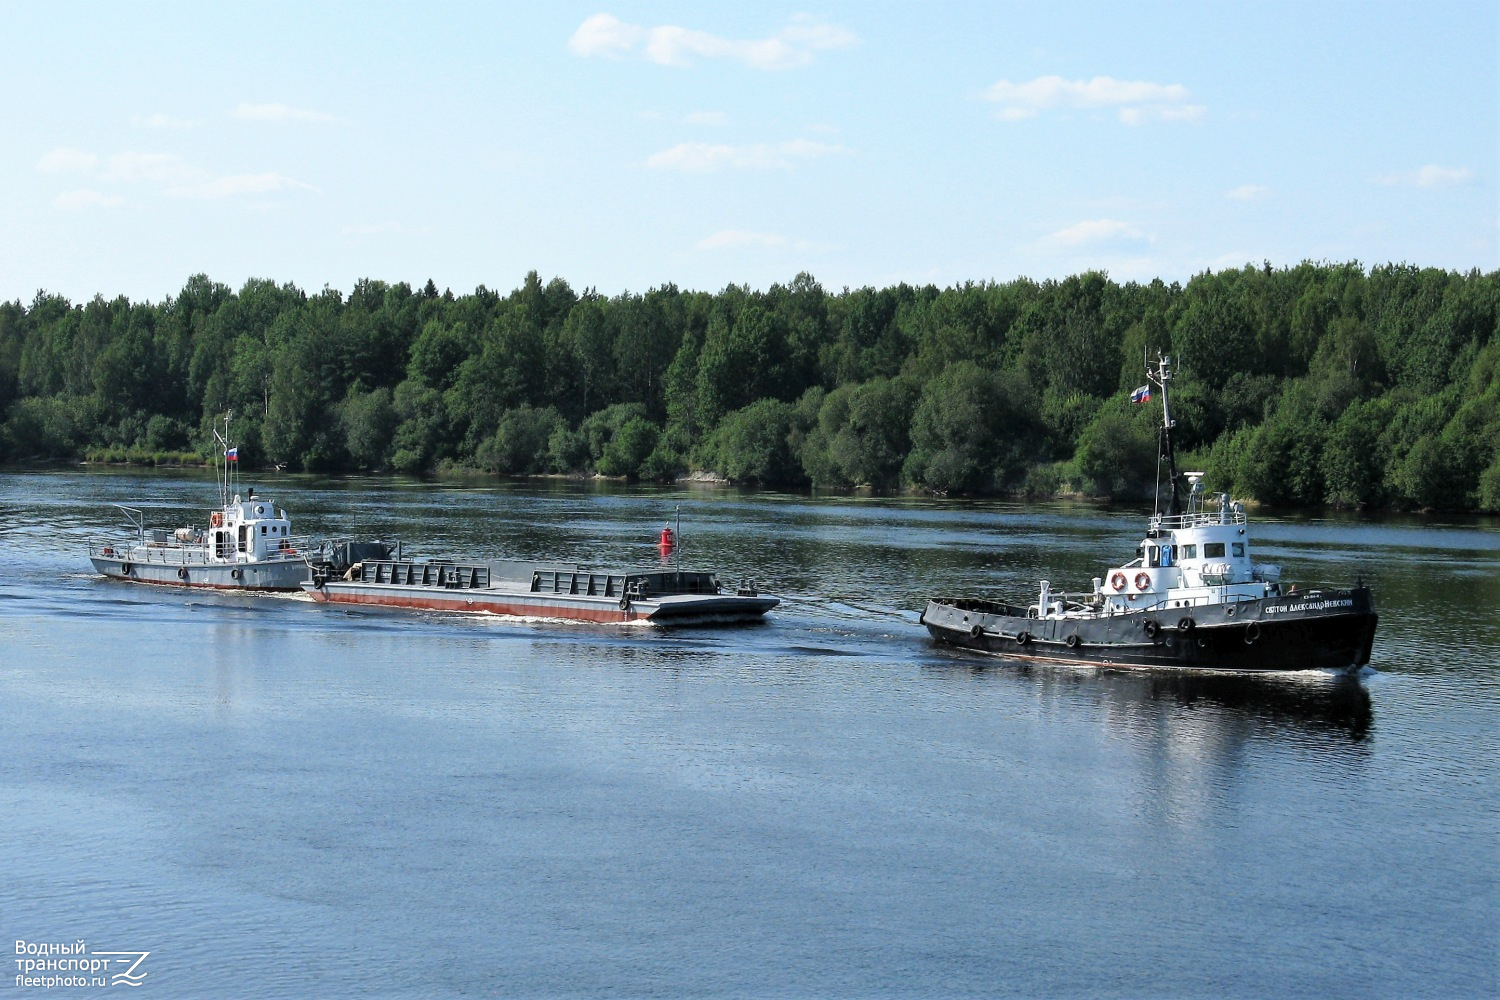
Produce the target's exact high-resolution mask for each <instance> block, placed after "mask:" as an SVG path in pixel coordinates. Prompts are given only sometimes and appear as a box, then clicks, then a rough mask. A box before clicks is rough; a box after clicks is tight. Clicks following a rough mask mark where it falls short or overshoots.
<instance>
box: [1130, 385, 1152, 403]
mask: <svg viewBox="0 0 1500 1000" xmlns="http://www.w3.org/2000/svg"><path fill="white" fill-rule="evenodd" d="M1150 400H1151V387H1150V386H1149V385H1143V386H1141V387H1140V388H1139V389H1137V390H1136V391H1135V392H1132V393H1131V394H1130V401H1131V402H1132V403H1146V402H1149V401H1150Z"/></svg>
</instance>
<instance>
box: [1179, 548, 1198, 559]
mask: <svg viewBox="0 0 1500 1000" xmlns="http://www.w3.org/2000/svg"><path fill="white" fill-rule="evenodd" d="M1178 549H1179V551H1180V552H1181V554H1182V558H1184V559H1197V558H1198V546H1197V545H1179V546H1178Z"/></svg>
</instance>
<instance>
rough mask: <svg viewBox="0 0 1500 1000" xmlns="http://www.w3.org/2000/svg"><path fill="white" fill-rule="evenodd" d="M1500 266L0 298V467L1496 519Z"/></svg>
mask: <svg viewBox="0 0 1500 1000" xmlns="http://www.w3.org/2000/svg"><path fill="white" fill-rule="evenodd" d="M1497 310H1500V272H1497V273H1491V274H1481V273H1480V272H1478V271H1472V272H1470V273H1467V274H1458V273H1454V272H1450V271H1443V270H1438V269H1431V268H1428V269H1423V268H1418V267H1414V266H1409V265H1385V266H1379V267H1373V268H1369V269H1366V268H1365V267H1364V266H1362V265H1360V264H1358V263H1345V264H1332V263H1307V262H1305V263H1302V264H1299V265H1297V266H1295V267H1285V268H1279V269H1278V268H1275V267H1273V266H1271V265H1270V264H1266V265H1264V266H1262V267H1254V266H1246V267H1245V268H1243V269H1240V270H1226V271H1221V272H1217V273H1214V272H1205V273H1203V274H1200V275H1197V276H1195V277H1193V278H1192V279H1191V280H1190V281H1188V282H1187V283H1186V284H1185V285H1182V284H1178V283H1172V284H1166V283H1163V282H1162V281H1159V280H1157V281H1152V282H1150V283H1137V282H1126V283H1123V284H1121V283H1117V282H1115V281H1113V280H1111V279H1110V278H1109V277H1108V276H1107V275H1105V274H1102V273H1098V272H1090V273H1086V274H1081V275H1077V276H1074V277H1069V278H1067V279H1065V280H1061V281H1052V280H1049V281H1042V282H1037V281H1031V280H1027V279H1018V280H1015V281H1011V282H1006V283H993V282H984V283H967V284H963V285H959V286H955V287H951V288H937V287H934V286H931V285H928V286H921V287H914V286H911V285H906V284H901V285H896V286H894V287H889V288H880V289H876V288H859V289H847V288H846V289H843V290H842V291H837V292H830V291H829V290H827V289H824V288H823V287H822V286H820V285H819V284H818V283H817V281H816V280H814V279H813V278H812V277H811V276H809V275H807V274H799V275H798V276H797V277H796V278H795V279H793V280H792V281H791V282H790V283H788V284H785V285H781V284H777V285H773V286H771V287H770V288H769V289H766V290H764V291H757V290H752V289H751V288H748V287H742V286H735V285H730V286H728V287H727V288H725V289H723V290H722V291H719V292H692V291H681V290H679V289H678V288H676V287H675V286H673V285H665V286H663V287H660V288H654V289H651V290H649V291H647V292H645V293H643V294H635V293H623V294H619V295H615V296H603V295H600V294H597V293H595V292H594V291H592V290H585V291H583V292H578V291H575V290H574V289H573V288H572V287H571V286H570V285H569V284H568V282H567V281H565V280H563V279H561V278H554V279H552V280H551V281H547V282H543V281H542V279H541V278H540V277H539V276H538V275H537V274H536V273H535V272H533V273H531V274H528V275H527V276H526V278H525V280H524V281H523V282H522V284H521V286H520V287H519V288H516V289H515V290H514V291H512V292H510V293H509V294H500V293H498V292H494V291H491V290H490V289H488V288H486V287H484V286H480V287H479V288H477V289H475V290H474V291H473V292H472V293H469V294H465V295H454V294H453V293H452V292H451V291H442V292H440V291H439V290H438V288H437V286H436V285H435V284H434V282H432V281H431V280H429V281H427V282H426V284H425V286H424V287H417V288H413V287H412V286H410V285H407V284H405V283H396V284H387V283H385V282H381V281H373V280H363V281H360V282H359V283H357V284H356V285H355V286H354V288H353V290H352V291H351V292H350V293H349V294H348V295H347V296H346V295H344V294H342V293H341V292H339V291H337V290H334V289H330V288H324V289H323V290H322V291H321V292H317V293H313V294H309V293H307V292H305V291H303V290H301V289H298V288H297V287H295V286H294V285H291V284H281V285H278V284H276V283H275V282H273V281H269V280H251V281H248V282H246V283H245V285H244V287H242V288H241V289H239V291H238V292H236V291H234V290H232V289H230V288H229V287H227V286H225V285H222V284H219V283H216V282H214V281H212V280H210V279H209V278H208V277H206V276H204V275H195V276H193V277H192V278H191V279H189V280H188V282H187V284H186V285H185V286H184V287H183V289H182V291H181V293H180V294H178V295H177V296H175V297H170V298H168V299H167V300H166V301H164V302H160V303H149V302H131V301H129V300H128V299H126V298H124V297H120V298H116V299H113V300H105V299H104V298H103V297H102V296H101V297H96V298H95V299H94V300H93V301H91V302H87V303H82V304H75V303H72V302H69V301H68V300H67V299H65V298H62V297H59V296H57V295H49V294H47V293H45V292H39V293H38V294H37V295H36V297H35V298H34V299H33V300H32V302H31V304H30V305H29V306H27V305H23V304H22V303H21V302H20V301H16V302H11V303H3V304H0V413H3V415H4V422H3V424H0V461H5V462H9V463H19V462H31V461H43V460H57V459H71V460H88V461H94V462H146V463H150V462H156V463H165V462H184V461H187V462H201V461H206V460H207V459H208V458H209V457H210V456H211V455H212V454H213V447H214V446H213V445H212V440H213V439H212V436H211V433H210V427H211V425H212V423H213V422H214V420H215V419H216V418H219V417H221V416H222V415H223V414H224V413H226V412H228V411H233V413H234V425H233V427H234V435H235V437H236V438H237V439H238V442H239V445H240V456H241V461H242V462H244V463H247V464H250V465H252V466H255V465H258V466H270V465H275V466H278V467H282V468H286V469H290V470H309V471H324V472H338V471H355V470H366V471H390V472H396V473H404V474H413V475H420V474H428V473H434V472H444V471H458V470H483V471H487V472H490V473H497V474H501V475H534V474H541V473H554V474H602V475H608V476H624V477H631V478H637V479H642V480H661V481H667V480H672V479H675V478H678V477H681V476H683V475H686V474H689V473H694V472H698V473H713V474H715V475H717V476H722V477H726V478H727V479H729V480H730V481H733V482H736V483H742V484H746V485H751V486H761V487H768V488H776V489H799V488H807V487H835V488H849V487H858V486H863V487H871V488H874V489H877V490H903V489H904V490H915V491H927V492H932V493H949V494H993V493H1018V494H1029V495H1040V496H1050V495H1059V494H1069V493H1073V494H1085V495H1090V496H1101V497H1112V498H1121V499H1123V498H1133V497H1139V496H1142V495H1147V494H1149V492H1150V490H1151V489H1152V484H1153V482H1154V477H1155V474H1156V453H1157V441H1156V427H1157V424H1158V422H1159V420H1160V409H1159V407H1158V405H1157V404H1156V403H1155V402H1153V403H1152V404H1151V405H1145V406H1142V405H1133V404H1132V403H1131V402H1130V400H1129V393H1130V391H1131V390H1132V389H1134V388H1135V387H1136V386H1139V385H1142V384H1144V382H1145V372H1144V358H1145V357H1147V356H1148V355H1149V356H1153V357H1154V356H1155V354H1156V353H1157V352H1163V353H1166V354H1169V355H1171V356H1172V358H1173V359H1174V362H1175V365H1176V368H1177V378H1176V380H1175V381H1174V383H1173V397H1172V399H1173V416H1174V417H1175V418H1176V420H1177V422H1178V432H1177V435H1176V440H1177V443H1178V448H1179V456H1180V465H1181V466H1182V467H1194V468H1201V469H1203V470H1204V471H1206V472H1207V474H1208V485H1209V487H1210V488H1212V489H1222V490H1229V491H1230V492H1232V493H1234V494H1235V495H1236V496H1240V497H1244V498H1247V499H1253V500H1258V501H1260V502H1262V503H1265V504H1271V505H1297V506H1311V505H1332V506H1339V507H1369V508H1389V509H1413V510H1419V509H1440V510H1479V511H1500V378H1497V369H1500V336H1497V326H1496V324H1497V317H1500V312H1497Z"/></svg>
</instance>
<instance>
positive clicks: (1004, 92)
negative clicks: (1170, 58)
mask: <svg viewBox="0 0 1500 1000" xmlns="http://www.w3.org/2000/svg"><path fill="white" fill-rule="evenodd" d="M1190 96H1191V95H1190V94H1189V93H1188V89H1187V88H1186V87H1184V86H1183V85H1182V84H1180V83H1150V82H1148V81H1145V80H1116V79H1115V78H1114V77H1110V76H1096V77H1094V78H1093V79H1092V80H1064V79H1063V78H1062V77H1060V76H1039V77H1037V78H1036V79H1035V80H1028V81H1026V82H1024V83H1011V82H1010V81H1009V80H1001V81H999V82H998V83H995V84H994V85H992V86H991V87H990V88H989V89H988V90H986V91H985V92H984V99H985V100H986V101H990V102H991V103H994V104H998V105H999V107H998V108H997V109H996V110H995V117H996V118H998V119H1000V120H1001V121H1023V120H1025V119H1027V118H1035V117H1036V116H1037V115H1038V114H1040V113H1041V112H1043V111H1051V110H1054V109H1084V110H1089V109H1096V108H1115V109H1117V110H1116V113H1117V115H1118V116H1119V119H1120V121H1122V122H1124V123H1125V124H1126V125H1139V124H1141V123H1143V122H1147V121H1164V122H1195V121H1200V120H1201V119H1202V118H1203V116H1204V115H1205V114H1207V112H1208V109H1207V108H1206V107H1205V106H1204V105H1202V104H1191V103H1189V102H1188V98H1189V97H1190Z"/></svg>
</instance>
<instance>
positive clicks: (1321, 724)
mask: <svg viewBox="0 0 1500 1000" xmlns="http://www.w3.org/2000/svg"><path fill="white" fill-rule="evenodd" d="M257 485H258V486H259V492H260V493H261V495H263V496H267V495H268V496H270V497H272V498H273V499H274V500H275V501H276V502H277V503H278V504H279V505H280V506H283V507H285V508H286V509H287V510H288V512H289V513H290V514H291V516H292V517H293V519H294V523H293V529H294V531H296V532H298V533H309V532H310V533H313V534H318V535H323V534H350V533H353V534H357V535H361V536H366V537H370V536H380V537H385V538H396V537H399V538H401V539H403V540H405V542H406V543H407V551H408V553H415V554H419V555H429V556H441V555H450V556H458V555H462V556H464V557H491V558H507V557H514V558H543V559H558V560H564V559H566V560H577V561H586V562H590V563H594V564H597V565H616V566H617V565H621V564H629V565H639V564H641V563H649V562H655V561H656V560H657V559H658V555H657V553H656V550H655V548H654V545H653V541H654V538H655V535H656V533H657V532H659V531H660V529H661V526H662V524H663V523H664V522H665V521H666V520H668V519H669V518H671V517H673V516H674V515H675V509H676V508H678V507H680V508H681V517H682V534H683V537H684V547H683V555H682V558H683V565H684V567H685V568H687V567H700V568H707V569H713V570H716V571H717V572H719V573H720V575H721V576H722V577H724V578H725V579H727V580H740V579H753V580H756V581H758V582H759V584H760V585H761V587H762V589H763V590H767V591H770V592H774V593H777V594H780V595H782V596H783V597H784V599H785V600H784V603H783V604H782V605H781V607H780V608H778V609H777V610H776V611H775V612H774V613H773V614H772V615H771V616H770V618H769V620H768V621H767V623H766V624H764V625H760V626H751V627H741V628H732V629H718V630H715V629H707V628H696V629H683V630H678V631H665V630H660V629H656V628H651V627H620V626H592V625H570V624H557V623H541V622H520V621H515V620H505V619H497V618H481V617H466V616H457V615H442V614H415V613H407V612H400V611H362V610H361V611H354V612H347V611H343V610H339V609H330V608H327V607H323V606H318V605H315V604H313V603H311V602H309V601H306V600H304V599H301V598H292V597H248V596H222V595H215V594H206V593H201V592H195V591H188V590H180V589H177V588H149V587H140V586H134V585H130V584H122V583H112V582H106V581H104V580H103V579H101V578H99V577H96V576H95V575H93V574H92V572H91V570H90V567H89V564H88V562H87V560H86V558H85V556H84V548H85V543H86V541H87V540H88V539H89V538H92V537H97V536H99V535H100V534H102V533H108V532H111V531H114V530H116V528H117V526H118V525H119V524H120V523H121V519H120V517H119V516H118V513H117V512H116V511H115V510H114V509H113V508H112V507H111V506H110V505H111V504H113V503H128V504H133V505H135V506H141V507H144V508H146V510H147V511H148V519H149V520H150V521H151V522H153V523H155V524H158V525H162V526H176V525H180V524H202V523H203V522H204V520H205V518H206V508H207V507H208V506H209V505H210V504H211V503H212V502H213V498H214V496H215V491H214V487H213V483H212V480H211V479H210V478H208V477H204V476H199V475H196V474H192V473H168V472H161V473H155V472H148V471H119V470H109V471H85V470H77V469H69V470H65V471H47V472H11V473H7V474H0V817H3V819H0V934H3V935H4V937H3V940H5V941H6V942H7V944H6V945H5V947H6V949H7V952H6V953H7V954H10V952H11V950H12V948H13V947H14V946H13V945H12V944H11V943H10V942H23V945H22V948H23V950H25V948H26V947H28V946H30V945H33V944H36V943H41V944H47V943H63V944H67V945H69V946H72V945H74V944H75V943H76V942H80V941H82V942H86V947H87V949H88V954H89V955H92V954H93V953H95V952H98V951H120V952H141V951H149V952H150V954H149V956H148V957H147V958H146V959H145V960H144V961H143V962H142V963H141V964H140V965H139V966H137V967H136V968H135V970H134V973H135V974H137V975H139V974H141V973H144V974H145V979H144V980H143V983H144V985H143V986H142V987H141V990H140V993H139V995H140V996H146V997H150V996H157V997H198V996H216V997H239V996H244V997H287V998H293V997H297V998H300V997H314V996H392V997H443V996H514V997H552V996H556V997H626V996H656V997H685V996H751V997H756V996H775V997H781V996H789V997H802V996H855V997H863V996H876V997H955V996H1011V995H1014V996H1108V997H1122V996H1123V997H1236V996H1245V997H1273V996H1274V997H1360V998H1367V997H1415V996H1443V997H1448V996H1452V997H1478V996H1493V995H1496V993H1497V992H1500V986H1497V978H1496V976H1497V973H1496V970H1497V965H1500V905H1497V902H1500V893H1497V885H1496V882H1497V875H1496V873H1497V871H1500V864H1497V862H1500V856H1497V855H1500V821H1497V818H1500V810H1497V799H1500V790H1497V787H1500V786H1497V781H1496V777H1497V771H1500V763H1497V762H1500V753H1497V750H1500V747H1497V739H1496V732H1497V725H1496V723H1497V719H1500V711H1497V710H1500V611H1497V608H1500V530H1497V529H1500V525H1497V524H1496V523H1495V522H1493V521H1483V520H1471V521H1462V522H1459V521H1453V522H1441V523H1440V522H1438V521H1433V520H1423V519H1419V518H1386V519H1380V520H1376V519H1370V518H1361V517H1356V516H1346V517H1332V516H1299V517H1271V516H1267V517H1261V518H1256V519H1254V520H1253V522H1252V524H1253V528H1252V530H1253V532H1254V534H1253V537H1254V539H1255V541H1256V551H1257V555H1258V557H1259V558H1260V559H1261V560H1264V561H1272V562H1278V563H1281V564H1282V565H1283V567H1284V570H1285V572H1284V579H1288V580H1294V581H1298V582H1301V583H1303V584H1304V585H1312V584H1316V583H1320V582H1321V583H1339V582H1343V583H1348V582H1349V581H1350V580H1351V579H1352V578H1353V577H1354V576H1355V575H1359V576H1362V577H1363V578H1364V579H1365V580H1366V581H1368V582H1369V583H1370V584H1371V585H1372V587H1373V589H1374V592H1375V597H1376V603H1377V606H1378V608H1379V610H1380V613H1381V624H1380V630H1379V633H1378V635H1377V639H1376V643H1375V650H1374V658H1373V663H1372V669H1370V670H1367V671H1365V672H1364V673H1363V675H1362V676H1360V677H1359V678H1358V679H1355V680H1348V679H1341V678H1335V677H1332V676H1329V675H1324V674H1319V673H1314V674H1310V675H1304V674H1280V675H1273V676H1267V677H1232V676H1228V677H1196V678H1183V677H1178V676H1171V675H1160V674H1157V675H1152V674H1134V673H1116V672H1100V671H1092V670H1081V669H1070V668H1053V667H1045V668H1044V667H1027V666H1020V665H1014V664H1008V663H1005V662H1002V661H997V660H991V659H985V658H980V657H975V656H972V655H969V654H962V653H958V652H952V651H944V650H941V649H938V648H936V647H934V646H933V645H932V644H931V643H930V642H929V641H928V639H927V637H926V633H925V631H924V630H922V629H921V628H920V627H919V626H918V624H917V614H918V612H919V611H920V609H921V607H922V603H923V601H924V599H925V598H926V597H928V596H931V595H936V594H942V595H953V596H956V595H974V596H1004V595H1007V594H1010V595H1015V596H1018V597H1020V596H1027V595H1030V594H1032V593H1034V588H1035V585H1036V581H1037V580H1038V579H1039V578H1040V577H1043V576H1045V577H1048V578H1049V579H1051V580H1052V581H1053V582H1054V584H1055V585H1057V586H1066V587H1070V588H1074V589H1077V588H1078V587H1080V586H1086V585H1087V582H1088V580H1089V579H1090V578H1091V577H1093V576H1095V575H1098V574H1099V573H1101V572H1102V570H1103V568H1104V567H1105V566H1106V565H1108V564H1109V563H1110V562H1115V561H1118V560H1120V559H1122V558H1124V557H1126V556H1127V555H1128V554H1130V553H1131V552H1132V551H1133V549H1134V547H1135V545H1136V543H1137V542H1138V540H1139V536H1140V531H1141V529H1142V526H1143V520H1142V512H1140V511H1120V510H1111V509H1101V508H1096V507H1091V506H1087V505H1062V504H1056V505H1038V506H1023V505H1017V504H1009V503H1002V502H959V501H921V500H910V499H861V498H850V497H805V496H771V495H763V494H762V495H750V494H739V493H735V492H730V491H711V490H705V491H699V490H686V489H679V490H668V489H653V488H646V487H641V488H633V487H629V488H628V487H624V486H620V485H618V484H610V485H606V486H595V485H593V484H576V483H540V484H530V483H527V484H508V483H501V484H496V483H495V482H493V481H476V482H472V483H466V482H440V483H436V484H432V483H416V482H401V481H395V480H388V479H378V478H371V479H337V480H333V479H319V478H313V477H292V476H283V477H277V478H267V479H266V480H265V481H262V482H259V483H257ZM50 957H53V958H55V957H56V956H50ZM64 957H66V956H64ZM17 958H18V959H19V960H25V959H29V958H35V956H32V955H29V954H27V955H20V956H17ZM130 961H134V959H133V958H131V959H130ZM17 971H19V970H17ZM114 971H118V970H114V969H112V970H111V972H112V973H113V972H114ZM14 974H15V973H14V972H12V973H7V975H6V977H5V980H4V982H5V985H6V986H7V987H12V988H15V990H16V995H18V996H25V995H28V994H29V993H31V992H33V991H35V992H37V993H43V992H46V993H54V992H56V993H61V994H63V995H72V994H77V993H88V992H93V988H92V987H56V988H55V990H44V989H42V988H40V987H31V988H28V987H27V986H26V985H25V984H24V983H22V984H21V985H19V986H13V984H12V982H11V980H10V976H11V975H14ZM33 974H34V975H39V974H40V973H33ZM51 974H54V975H67V974H68V973H51ZM100 981H101V982H102V980H100Z"/></svg>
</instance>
